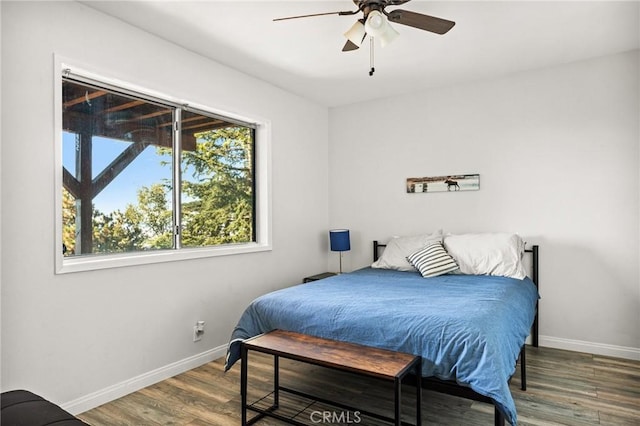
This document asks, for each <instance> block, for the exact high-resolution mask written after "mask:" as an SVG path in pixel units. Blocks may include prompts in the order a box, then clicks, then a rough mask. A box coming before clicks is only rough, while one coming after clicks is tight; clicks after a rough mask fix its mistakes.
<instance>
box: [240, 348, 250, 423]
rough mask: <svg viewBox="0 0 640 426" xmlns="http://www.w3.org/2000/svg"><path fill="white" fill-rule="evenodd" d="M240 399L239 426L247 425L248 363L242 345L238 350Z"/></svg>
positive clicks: (246, 352)
mask: <svg viewBox="0 0 640 426" xmlns="http://www.w3.org/2000/svg"><path fill="white" fill-rule="evenodd" d="M240 362H241V364H240V397H241V399H242V402H241V404H242V420H241V423H240V424H241V425H242V426H245V425H246V424H247V367H248V366H247V364H248V363H249V352H248V351H247V348H246V347H245V346H244V345H242V348H241V349H240Z"/></svg>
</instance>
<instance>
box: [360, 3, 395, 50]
mask: <svg viewBox="0 0 640 426" xmlns="http://www.w3.org/2000/svg"><path fill="white" fill-rule="evenodd" d="M364 29H365V31H366V33H367V34H369V35H370V36H372V37H374V38H378V39H380V44H381V46H382V47H385V46H386V45H387V44H389V43H391V42H392V41H393V40H394V39H395V38H396V37H398V35H399V33H398V32H397V31H396V30H395V29H394V28H393V27H392V26H391V25H390V24H389V21H387V18H386V17H385V16H384V15H383V14H382V13H380V12H379V11H377V10H372V11H371V12H369V16H367V21H366V22H365V24H364Z"/></svg>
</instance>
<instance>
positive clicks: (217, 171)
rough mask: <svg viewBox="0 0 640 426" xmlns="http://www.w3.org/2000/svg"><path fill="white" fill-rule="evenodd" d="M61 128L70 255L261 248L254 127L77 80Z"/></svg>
mask: <svg viewBox="0 0 640 426" xmlns="http://www.w3.org/2000/svg"><path fill="white" fill-rule="evenodd" d="M177 118H178V119H177ZM62 121H63V125H62V131H63V132H62V168H63V188H62V195H63V196H62V222H63V223H62V241H63V248H62V249H63V253H64V256H65V257H77V256H81V255H99V254H111V253H127V252H139V251H149V250H158V249H180V248H182V247H190V248H192V247H205V246H217V245H224V244H238V243H248V242H255V241H256V229H255V228H256V226H255V182H254V181H255V167H254V157H255V153H254V151H255V131H254V129H253V128H251V127H249V126H244V125H241V124H236V123H234V122H233V120H229V121H227V120H225V119H224V118H220V117H216V116H214V115H213V114H211V115H209V114H206V113H199V112H194V111H190V110H189V109H188V108H185V107H179V106H175V105H170V104H166V105H165V104H162V103H161V102H158V101H157V99H154V100H153V101H151V100H146V99H144V98H143V97H138V96H136V95H133V94H130V93H124V92H123V93H121V92H118V91H115V90H110V89H104V88H101V87H98V86H94V85H92V84H88V83H84V82H79V81H75V80H71V79H63V83H62ZM174 123H175V125H174ZM176 129H178V130H176ZM178 136H179V137H178ZM178 144H179V145H178ZM174 146H179V147H180V149H174ZM178 153H180V154H179V158H174V157H176V156H177V155H178ZM176 163H178V164H179V166H180V167H179V168H178V169H177V171H176V168H175V164H176ZM174 200H176V201H175V202H174ZM175 203H177V205H174V204H175Z"/></svg>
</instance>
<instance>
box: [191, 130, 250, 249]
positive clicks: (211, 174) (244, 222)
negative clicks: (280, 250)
mask: <svg viewBox="0 0 640 426" xmlns="http://www.w3.org/2000/svg"><path fill="white" fill-rule="evenodd" d="M251 132H252V131H251V129H249V128H246V127H227V128H223V129H218V130H214V131H210V132H205V133H201V134H198V135H196V137H197V138H198V143H197V145H196V150H195V151H194V152H186V153H184V154H183V161H182V167H183V171H184V172H183V176H184V178H183V182H182V193H183V203H182V244H183V245H185V246H211V245H219V244H228V243H240V242H248V241H252V240H253V220H252V218H253V181H252V177H253V170H252V167H253V165H252V157H251V154H252V152H253V146H252V144H253V138H252V134H251Z"/></svg>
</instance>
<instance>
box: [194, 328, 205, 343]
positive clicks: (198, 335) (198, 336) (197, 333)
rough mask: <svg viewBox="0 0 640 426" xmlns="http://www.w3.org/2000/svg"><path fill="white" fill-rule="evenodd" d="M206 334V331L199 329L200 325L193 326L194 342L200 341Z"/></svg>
mask: <svg viewBox="0 0 640 426" xmlns="http://www.w3.org/2000/svg"><path fill="white" fill-rule="evenodd" d="M203 334H204V332H200V331H199V330H198V326H197V325H194V326H193V341H194V342H199V341H200V340H202V335H203Z"/></svg>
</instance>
